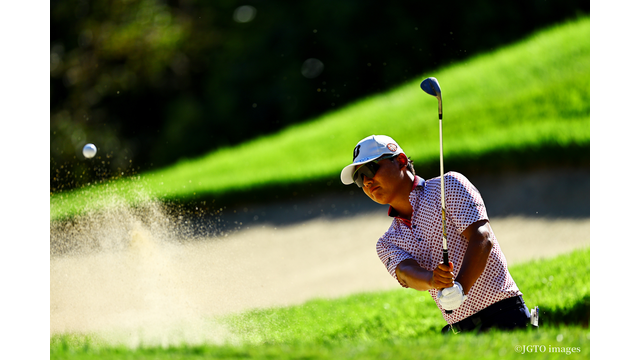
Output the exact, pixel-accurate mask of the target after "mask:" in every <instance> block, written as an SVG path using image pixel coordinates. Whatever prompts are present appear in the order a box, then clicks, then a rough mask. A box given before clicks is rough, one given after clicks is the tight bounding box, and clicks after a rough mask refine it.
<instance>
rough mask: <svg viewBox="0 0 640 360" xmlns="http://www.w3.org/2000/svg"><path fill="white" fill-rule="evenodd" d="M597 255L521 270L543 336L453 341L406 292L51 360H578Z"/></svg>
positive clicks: (82, 347)
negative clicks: (568, 359) (172, 340)
mask: <svg viewBox="0 0 640 360" xmlns="http://www.w3.org/2000/svg"><path fill="white" fill-rule="evenodd" d="M589 258H590V252H589V250H588V249H585V250H578V251H574V252H572V253H570V254H566V255H562V256H559V257H556V258H554V259H547V260H541V261H533V262H529V263H525V264H519V265H516V266H513V267H512V268H511V270H510V271H511V273H512V276H513V277H514V279H515V280H516V282H517V283H518V286H519V287H520V289H521V291H522V292H523V293H524V298H525V301H526V302H527V304H528V306H529V307H531V306H534V305H538V306H539V307H540V308H541V310H542V311H543V315H542V321H543V324H542V326H541V328H540V329H539V330H537V331H533V330H524V331H515V332H499V331H493V332H489V333H485V334H464V335H463V334H460V335H455V336H451V335H450V336H443V335H441V334H440V329H441V328H442V326H444V325H445V322H444V320H443V319H442V315H441V314H440V312H439V311H438V309H437V308H436V306H435V304H434V303H433V300H432V299H431V297H430V296H429V294H428V293H424V292H418V291H414V290H410V289H398V290H393V291H384V292H373V293H363V294H356V295H351V296H347V297H343V298H338V299H334V300H327V299H317V300H312V301H309V302H307V303H305V304H302V305H299V306H291V307H285V308H274V309H266V310H255V311H249V312H246V313H242V314H239V315H231V316H226V317H222V318H219V319H216V320H215V321H219V322H221V323H224V324H226V325H227V326H228V328H229V329H231V331H232V335H233V339H234V340H233V343H226V344H223V345H214V344H196V345H178V346H170V347H159V346H143V347H139V348H135V349H129V348H126V347H124V346H113V345H104V344H100V342H99V340H97V339H95V338H93V337H91V336H83V335H69V334H67V335H56V336H53V337H52V338H51V340H50V349H51V350H50V353H51V359H97V358H100V359H111V358H117V359H129V358H130V359H134V358H135V359H203V358H208V359H248V358H252V359H380V358H394V359H419V358H427V357H433V358H444V357H447V358H448V357H450V356H451V353H452V352H453V353H455V354H456V356H455V357H456V358H457V359H497V358H500V359H505V358H506V359H509V358H521V357H522V356H526V355H523V354H521V353H520V352H518V351H516V346H522V345H524V346H527V345H529V346H530V348H529V349H530V350H531V351H533V350H534V349H535V348H534V347H533V346H534V345H539V346H545V352H542V350H541V348H538V349H539V352H538V353H529V354H528V355H531V356H535V357H536V358H549V359H554V358H564V357H565V356H567V353H566V352H567V350H568V349H569V350H571V351H572V354H571V356H572V358H589V354H590V327H589V312H590V303H589V296H590V285H589V283H590V265H589V263H590V261H589ZM563 348H564V350H563ZM577 348H580V352H577ZM552 349H553V350H554V351H555V350H557V351H560V350H563V351H564V352H551V351H552ZM525 350H526V348H525Z"/></svg>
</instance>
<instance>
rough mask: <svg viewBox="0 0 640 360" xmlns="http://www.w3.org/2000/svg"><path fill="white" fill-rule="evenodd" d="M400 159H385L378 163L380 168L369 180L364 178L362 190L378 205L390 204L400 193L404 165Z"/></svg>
mask: <svg viewBox="0 0 640 360" xmlns="http://www.w3.org/2000/svg"><path fill="white" fill-rule="evenodd" d="M401 162H402V160H401V159H399V158H395V159H384V160H380V161H379V162H378V165H380V168H379V169H378V171H377V172H376V174H375V175H374V176H373V178H369V177H367V176H364V182H363V186H362V190H363V191H364V193H365V194H367V196H368V197H370V198H371V200H373V201H375V202H377V203H378V204H390V203H391V202H392V201H393V200H394V199H395V198H396V196H398V194H399V192H400V185H401V184H402V180H403V176H402V169H404V165H403V164H402V163H401Z"/></svg>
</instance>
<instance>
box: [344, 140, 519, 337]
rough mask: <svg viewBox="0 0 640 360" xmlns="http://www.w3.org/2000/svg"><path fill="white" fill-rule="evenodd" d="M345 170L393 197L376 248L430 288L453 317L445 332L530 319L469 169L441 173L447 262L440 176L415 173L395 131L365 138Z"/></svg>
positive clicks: (378, 196)
mask: <svg viewBox="0 0 640 360" xmlns="http://www.w3.org/2000/svg"><path fill="white" fill-rule="evenodd" d="M340 177H341V180H342V182H343V183H344V184H345V185H349V184H352V183H354V182H355V183H356V185H358V186H359V187H361V188H362V190H363V191H364V193H365V194H367V196H369V197H370V198H371V199H372V200H373V201H375V202H377V203H379V204H388V205H389V216H390V217H392V218H393V221H392V223H391V226H389V229H388V230H387V232H386V233H385V234H384V235H383V236H382V237H381V238H380V239H379V240H378V243H377V251H378V256H379V257H380V260H381V261H382V263H383V264H384V266H386V268H387V271H389V273H390V274H391V276H393V277H394V278H395V279H396V280H397V281H398V282H399V283H400V285H402V286H403V287H409V288H413V289H416V290H420V291H425V290H426V291H429V293H430V294H431V297H433V299H434V301H435V302H436V304H437V305H438V307H439V308H440V311H441V312H442V316H443V317H444V319H445V320H446V322H447V324H448V325H447V326H445V327H444V328H443V329H442V332H443V333H445V332H448V331H453V332H455V333H458V332H461V331H474V330H479V331H482V330H487V329H489V328H500V329H515V328H523V327H526V326H528V325H529V324H530V314H529V309H528V308H527V306H526V305H525V303H524V301H523V299H522V293H521V292H520V290H519V289H518V286H517V285H516V283H515V282H514V281H513V279H512V278H511V274H509V270H508V269H507V261H506V259H505V257H504V254H503V253H502V251H501V250H500V246H499V245H498V241H497V239H496V237H495V235H494V233H493V230H492V229H491V225H490V224H489V218H488V216H487V210H486V208H485V206H484V202H483V200H482V197H481V196H480V193H479V192H478V190H477V189H476V188H475V187H474V186H473V184H471V182H469V180H467V178H466V177H464V176H463V175H462V174H459V173H456V172H448V173H446V174H445V175H444V181H445V203H446V228H447V245H448V252H449V264H443V263H442V258H443V253H442V228H443V227H442V208H441V204H440V202H441V198H440V177H436V178H433V179H429V180H425V179H422V178H420V177H419V176H417V175H416V174H415V171H414V169H413V163H412V161H411V160H410V159H409V158H408V157H407V156H406V155H405V153H404V151H403V150H402V148H400V145H398V143H397V142H395V141H394V140H393V139H392V138H390V137H388V136H385V135H372V136H369V137H366V138H364V139H363V140H361V141H360V142H359V143H358V144H357V145H356V147H355V148H354V150H353V163H352V164H350V165H347V166H346V167H345V168H344V169H343V170H342V173H341V176H340ZM447 310H448V311H447Z"/></svg>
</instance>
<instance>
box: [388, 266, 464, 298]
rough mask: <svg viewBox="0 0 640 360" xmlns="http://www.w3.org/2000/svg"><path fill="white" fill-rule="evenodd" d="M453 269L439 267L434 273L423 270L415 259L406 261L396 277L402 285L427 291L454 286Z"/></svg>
mask: <svg viewBox="0 0 640 360" xmlns="http://www.w3.org/2000/svg"><path fill="white" fill-rule="evenodd" d="M451 270H452V268H451V267H449V266H445V265H444V264H440V265H438V267H437V268H436V269H435V270H434V271H429V270H427V269H424V268H422V267H421V266H420V265H419V264H418V262H417V261H416V260H414V259H406V260H403V261H402V262H400V264H398V266H397V267H396V276H397V277H398V281H399V282H400V284H402V285H403V286H406V287H410V288H412V289H416V290H420V291H425V290H430V289H438V290H439V289H443V288H446V287H450V286H453V272H452V271H451Z"/></svg>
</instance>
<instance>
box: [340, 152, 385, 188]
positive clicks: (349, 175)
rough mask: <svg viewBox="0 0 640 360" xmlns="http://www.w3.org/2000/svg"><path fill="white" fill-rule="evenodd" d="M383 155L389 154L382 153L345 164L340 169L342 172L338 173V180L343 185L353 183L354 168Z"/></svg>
mask: <svg viewBox="0 0 640 360" xmlns="http://www.w3.org/2000/svg"><path fill="white" fill-rule="evenodd" d="M385 155H389V154H382V155H380V156H378V157H375V158H373V159H368V160H365V161H361V162H356V163H353V164H349V165H347V166H345V167H344V169H342V172H341V173H340V180H342V183H343V184H345V185H351V184H353V173H354V172H355V171H356V168H357V167H358V166H360V165H362V164H366V163H368V162H372V161H375V160H378V159H379V158H381V157H383V156H385Z"/></svg>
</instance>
